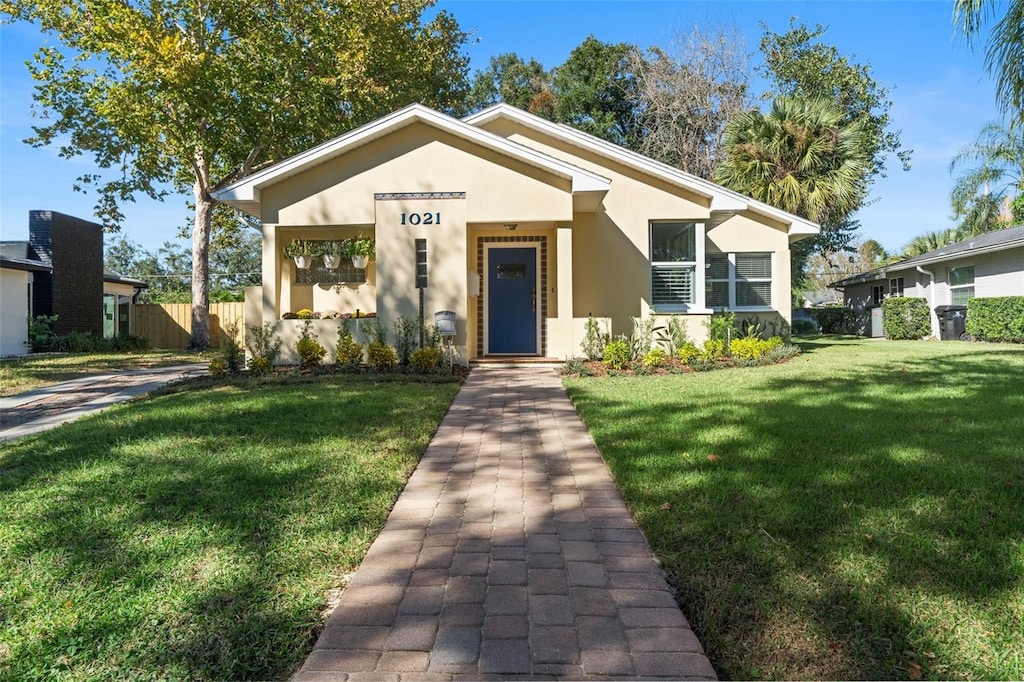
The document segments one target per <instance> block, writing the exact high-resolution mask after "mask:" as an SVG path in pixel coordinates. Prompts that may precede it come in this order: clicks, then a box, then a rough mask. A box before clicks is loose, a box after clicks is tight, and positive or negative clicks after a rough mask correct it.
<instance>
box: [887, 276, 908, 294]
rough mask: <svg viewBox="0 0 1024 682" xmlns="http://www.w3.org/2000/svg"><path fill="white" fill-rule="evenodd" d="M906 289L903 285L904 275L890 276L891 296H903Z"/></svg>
mask: <svg viewBox="0 0 1024 682" xmlns="http://www.w3.org/2000/svg"><path fill="white" fill-rule="evenodd" d="M905 291H906V287H904V286H903V278H902V277H890V278H889V297H896V298H901V297H902V296H903V292H905Z"/></svg>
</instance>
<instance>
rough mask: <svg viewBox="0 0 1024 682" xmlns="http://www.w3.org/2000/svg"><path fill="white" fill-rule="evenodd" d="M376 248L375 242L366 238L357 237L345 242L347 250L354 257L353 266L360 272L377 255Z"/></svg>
mask: <svg viewBox="0 0 1024 682" xmlns="http://www.w3.org/2000/svg"><path fill="white" fill-rule="evenodd" d="M375 247H376V245H375V244H374V241H373V240H372V239H367V238H366V237H356V238H355V239H349V240H346V242H345V250H346V251H347V252H348V255H349V256H351V257H352V266H353V267H355V268H357V269H359V270H363V269H365V268H366V266H367V265H368V264H369V263H370V259H371V258H373V256H374V254H375V253H376V248H375Z"/></svg>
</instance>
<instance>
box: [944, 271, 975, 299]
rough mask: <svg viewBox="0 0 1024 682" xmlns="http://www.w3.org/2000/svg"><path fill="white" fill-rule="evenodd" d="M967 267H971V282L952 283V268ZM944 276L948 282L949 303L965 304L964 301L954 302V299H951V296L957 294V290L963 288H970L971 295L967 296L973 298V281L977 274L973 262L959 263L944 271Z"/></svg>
mask: <svg viewBox="0 0 1024 682" xmlns="http://www.w3.org/2000/svg"><path fill="white" fill-rule="evenodd" d="M967 268H970V269H971V283H970V284H953V271H954V270H966V269H967ZM946 278H947V279H946V281H947V282H949V302H950V303H951V304H953V305H967V303H966V302H964V303H954V301H953V298H954V296H955V295H956V294H957V292H959V291H963V290H965V289H970V290H971V296H968V298H974V292H975V289H974V285H975V281H976V279H977V275H976V274H975V272H974V265H973V264H972V265H959V266H957V267H955V268H949V272H947V273H946Z"/></svg>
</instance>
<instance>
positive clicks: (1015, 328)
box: [967, 296, 1024, 343]
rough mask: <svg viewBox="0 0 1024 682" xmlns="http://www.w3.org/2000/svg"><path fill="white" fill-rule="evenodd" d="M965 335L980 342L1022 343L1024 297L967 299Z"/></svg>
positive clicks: (1023, 335)
mask: <svg viewBox="0 0 1024 682" xmlns="http://www.w3.org/2000/svg"><path fill="white" fill-rule="evenodd" d="M967 333H968V334H970V335H971V336H972V337H974V338H976V339H979V340H981V341H1011V342H1015V343H1024V296H997V297H992V298H972V299H969V300H968V301H967Z"/></svg>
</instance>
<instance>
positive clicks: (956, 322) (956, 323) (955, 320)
mask: <svg viewBox="0 0 1024 682" xmlns="http://www.w3.org/2000/svg"><path fill="white" fill-rule="evenodd" d="M935 314H936V315H937V316H938V318H939V338H940V339H942V340H943V341H959V340H960V339H961V338H963V336H964V335H965V334H966V333H967V306H965V305H940V306H938V307H937V308H936V309H935Z"/></svg>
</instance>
